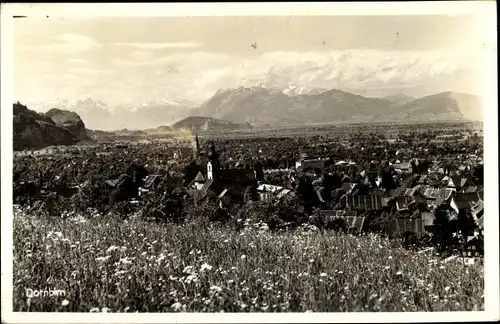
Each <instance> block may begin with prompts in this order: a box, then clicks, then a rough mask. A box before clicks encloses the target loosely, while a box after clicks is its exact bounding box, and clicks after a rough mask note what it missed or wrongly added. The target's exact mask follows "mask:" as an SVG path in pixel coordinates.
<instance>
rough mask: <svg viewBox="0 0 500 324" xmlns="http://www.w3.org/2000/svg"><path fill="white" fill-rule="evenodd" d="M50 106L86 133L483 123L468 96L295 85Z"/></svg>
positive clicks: (472, 98)
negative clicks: (178, 126)
mask: <svg viewBox="0 0 500 324" xmlns="http://www.w3.org/2000/svg"><path fill="white" fill-rule="evenodd" d="M47 105H49V107H51V108H61V109H67V110H72V111H75V112H76V113H78V114H79V115H80V116H81V117H82V119H83V120H85V123H86V124H87V127H88V128H91V129H100V130H108V131H112V130H117V129H123V128H127V129H131V130H141V129H142V130H146V129H147V130H153V129H155V128H156V127H158V125H171V124H174V123H176V122H177V121H180V120H183V119H185V118H187V117H190V116H193V117H194V116H198V117H201V116H204V117H205V118H214V119H219V120H224V121H227V122H231V123H234V124H242V123H247V124H251V125H255V126H263V125H267V126H280V125H281V126H286V125H304V124H317V123H337V122H340V123H349V122H354V123H357V122H378V121H381V120H384V121H404V120H412V121H424V122H425V121H440V120H442V121H446V120H451V119H453V120H456V119H459V120H460V119H466V120H482V118H483V112H482V107H481V100H480V99H479V98H478V97H477V96H474V95H469V94H463V93H456V92H443V93H438V94H435V95H430V96H426V97H422V98H417V99H415V98H414V97H411V96H408V95H406V94H401V93H398V94H394V95H390V96H386V97H383V98H369V97H365V96H361V95H357V94H353V93H350V92H347V91H342V90H337V89H331V90H326V89H323V88H315V87H311V86H296V85H287V86H286V87H284V88H280V87H268V86H264V85H260V86H253V87H238V88H234V89H219V90H218V91H217V92H216V93H215V94H214V95H213V96H212V97H211V98H209V99H208V100H206V101H205V102H203V103H202V104H197V103H195V102H191V101H188V100H184V99H175V98H173V99H164V100H158V101H149V102H145V103H143V104H140V105H118V106H114V107H110V106H108V105H107V104H106V103H104V102H102V101H99V100H93V99H91V98H87V99H85V100H78V101H69V100H62V101H58V102H49V103H48V104H47ZM65 105H66V106H65ZM65 107H66V108H65ZM195 124H196V123H194V124H193V125H195ZM221 125H222V124H221ZM195 127H197V126H195ZM217 127H218V126H215V128H217ZM164 131H166V130H162V131H161V132H164ZM155 132H156V131H155Z"/></svg>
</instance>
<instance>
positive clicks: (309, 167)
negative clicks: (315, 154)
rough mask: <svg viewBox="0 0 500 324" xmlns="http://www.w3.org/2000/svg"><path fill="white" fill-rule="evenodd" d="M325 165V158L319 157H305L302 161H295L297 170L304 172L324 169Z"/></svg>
mask: <svg viewBox="0 0 500 324" xmlns="http://www.w3.org/2000/svg"><path fill="white" fill-rule="evenodd" d="M324 165H325V160H324V159H321V158H317V159H308V158H303V159H301V160H300V161H297V162H296V163H295V168H296V169H297V170H299V169H300V170H302V171H304V172H307V171H313V170H314V169H321V170H323V168H324Z"/></svg>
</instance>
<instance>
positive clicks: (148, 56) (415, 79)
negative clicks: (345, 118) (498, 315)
mask: <svg viewBox="0 0 500 324" xmlns="http://www.w3.org/2000/svg"><path fill="white" fill-rule="evenodd" d="M476 19H477V18H475V17H474V16H464V15H462V16H445V15H440V16H437V15H436V16H302V17H301V16H274V17H273V16H260V17H259V16H253V17H245V16H232V17H231V16H220V17H214V16H209V17H199V16H196V17H189V16H186V17H95V18H91V17H87V18H75V17H72V18H67V17H66V18H65V17H64V16H63V17H48V18H29V17H28V18H23V19H15V20H14V99H15V100H19V101H21V102H27V103H38V102H43V101H51V100H56V99H69V100H79V99H85V98H87V97H91V98H93V99H94V100H102V101H104V102H106V103H108V104H109V105H118V104H131V105H138V104H141V103H143V102H147V101H156V100H164V99H174V98H175V99H188V100H191V101H195V102H201V101H204V100H207V99H209V98H210V97H211V96H212V95H213V94H214V93H215V92H216V91H217V90H219V89H228V88H237V87H240V86H255V85H261V84H263V85H266V86H277V87H287V86H288V85H295V86H309V87H318V88H326V89H332V88H335V89H341V90H345V91H351V92H354V93H357V94H361V95H365V96H371V97H381V96H386V95H392V94H396V93H405V94H408V95H412V96H416V97H420V96H425V95H429V94H434V93H438V92H442V91H458V92H466V93H472V94H477V93H478V92H479V91H480V89H479V86H480V84H479V83H478V81H477V80H478V78H479V77H480V74H481V73H482V68H483V65H481V64H482V61H483V60H481V50H482V44H483V39H482V38H481V37H480V34H479V33H478V21H477V20H476Z"/></svg>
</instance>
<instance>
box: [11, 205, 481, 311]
mask: <svg viewBox="0 0 500 324" xmlns="http://www.w3.org/2000/svg"><path fill="white" fill-rule="evenodd" d="M13 266H14V292H13V294H14V295H13V298H14V300H13V302H14V310H15V311H49V312H50V311H70V312H89V311H90V312H102V311H107V312H136V311H139V312H175V311H185V312H220V311H224V312H248V311H250V312H304V311H315V312H337V311H348V312H356V311H453V310H455V311H457V310H461V311H464V310H482V309H483V308H484V298H483V289H484V280H483V278H484V276H483V268H482V266H481V265H479V264H476V265H472V266H465V265H463V264H460V263H458V262H450V263H446V264H443V263H441V262H439V261H438V260H437V259H436V258H435V257H432V256H428V255H425V254H417V253H415V252H411V251H408V250H405V249H403V248H401V247H400V246H398V243H396V242H394V241H389V240H386V239H382V238H380V237H378V236H376V235H372V234H370V235H363V236H360V237H354V236H351V235H346V234H336V233H334V232H323V233H322V232H319V231H317V229H315V228H314V227H312V226H311V227H304V228H302V229H299V230H296V231H288V232H271V231H269V229H268V228H267V227H266V225H263V224H262V223H258V224H250V223H247V225H246V226H245V227H244V230H242V231H236V230H235V229H233V228H230V227H226V226H223V225H215V224H209V223H208V222H207V223H205V222H203V221H198V222H191V223H189V224H186V225H182V226H180V225H174V224H172V225H170V224H162V225H159V224H155V223H152V222H146V221H141V220H134V219H128V220H125V221H124V220H120V219H118V218H115V217H112V216H101V215H98V214H95V215H91V216H90V217H87V218H83V217H81V216H76V215H74V216H72V217H70V218H68V219H67V220H62V219H61V218H46V217H33V216H29V215H26V214H24V213H22V212H20V211H16V212H15V215H14V265H13ZM26 289H59V290H64V291H65V292H66V295H65V296H52V297H38V298H37V297H33V298H27V297H26Z"/></svg>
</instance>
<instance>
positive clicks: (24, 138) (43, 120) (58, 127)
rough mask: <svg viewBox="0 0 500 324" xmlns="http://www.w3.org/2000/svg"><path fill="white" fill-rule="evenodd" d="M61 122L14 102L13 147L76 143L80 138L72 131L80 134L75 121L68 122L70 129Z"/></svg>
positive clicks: (31, 147)
mask: <svg viewBox="0 0 500 324" xmlns="http://www.w3.org/2000/svg"><path fill="white" fill-rule="evenodd" d="M79 118H80V117H78V119H79ZM63 124H64V123H60V124H58V123H56V122H55V121H54V120H52V119H51V118H50V117H49V116H46V115H44V114H39V113H37V112H36V111H33V110H30V109H28V108H27V107H26V106H24V105H22V104H20V103H15V104H14V107H13V133H14V134H13V137H14V138H13V140H14V142H13V149H14V150H16V151H17V150H23V149H33V148H44V147H47V146H52V145H72V144H75V143H77V142H78V141H79V140H80V139H79V137H78V136H77V135H75V134H74V133H73V132H76V133H77V134H79V135H80V133H79V129H78V128H77V125H76V124H77V123H68V126H70V127H72V128H73V129H72V130H70V129H68V128H66V127H64V126H62V125H63ZM84 131H85V128H84Z"/></svg>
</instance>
